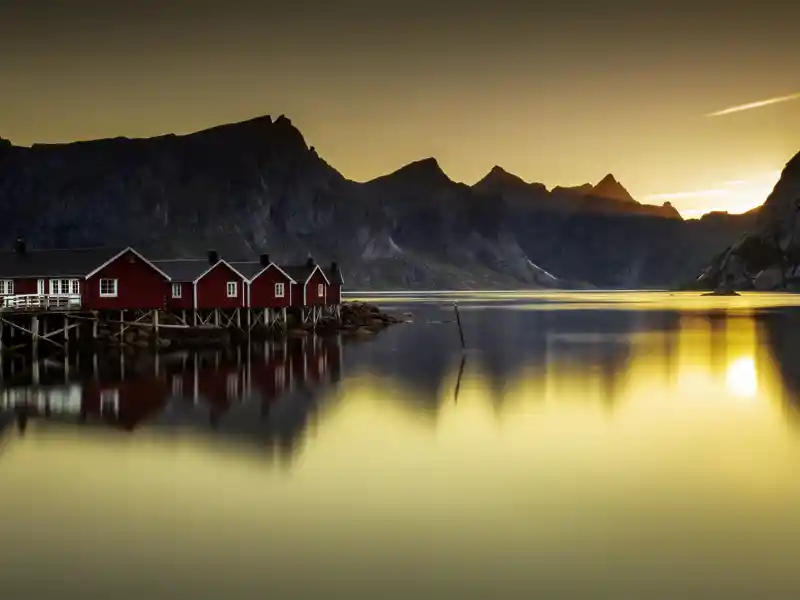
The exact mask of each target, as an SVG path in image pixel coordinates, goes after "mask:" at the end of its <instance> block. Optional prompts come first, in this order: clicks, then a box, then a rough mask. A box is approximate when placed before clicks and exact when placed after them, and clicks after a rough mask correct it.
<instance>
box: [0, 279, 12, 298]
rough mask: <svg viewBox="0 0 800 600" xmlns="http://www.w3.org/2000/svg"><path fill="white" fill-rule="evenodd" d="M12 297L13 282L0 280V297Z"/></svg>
mask: <svg viewBox="0 0 800 600" xmlns="http://www.w3.org/2000/svg"><path fill="white" fill-rule="evenodd" d="M13 295H14V280H13V279H0V296H13Z"/></svg>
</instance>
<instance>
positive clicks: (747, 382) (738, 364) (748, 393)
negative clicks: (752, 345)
mask: <svg viewBox="0 0 800 600" xmlns="http://www.w3.org/2000/svg"><path fill="white" fill-rule="evenodd" d="M725 384H726V386H727V388H728V390H729V391H730V393H731V394H733V395H734V396H737V397H739V398H754V397H755V395H756V393H757V392H758V374H757V372H756V364H755V361H754V360H753V357H751V356H742V357H740V358H737V359H735V360H733V361H732V362H731V363H730V364H729V365H728V370H727V372H726V374H725Z"/></svg>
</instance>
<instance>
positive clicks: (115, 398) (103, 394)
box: [100, 388, 119, 415]
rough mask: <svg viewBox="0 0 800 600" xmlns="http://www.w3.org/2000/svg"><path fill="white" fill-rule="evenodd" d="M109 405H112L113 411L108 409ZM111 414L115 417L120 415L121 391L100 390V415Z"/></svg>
mask: <svg viewBox="0 0 800 600" xmlns="http://www.w3.org/2000/svg"><path fill="white" fill-rule="evenodd" d="M107 404H111V410H108V409H107V408H106V405H107ZM109 412H111V413H112V414H114V415H117V414H118V413H119V390H118V389H116V388H115V389H110V390H100V414H101V415H103V414H106V413H109Z"/></svg>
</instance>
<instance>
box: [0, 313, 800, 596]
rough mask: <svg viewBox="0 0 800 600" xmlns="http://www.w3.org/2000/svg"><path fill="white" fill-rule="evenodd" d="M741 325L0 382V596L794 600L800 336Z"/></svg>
mask: <svg viewBox="0 0 800 600" xmlns="http://www.w3.org/2000/svg"><path fill="white" fill-rule="evenodd" d="M643 302H644V301H643ZM750 302H751V303H750V304H749V305H741V306H738V307H737V308H736V310H727V309H721V308H720V307H719V306H706V307H705V308H704V309H702V310H701V309H700V308H699V307H697V306H694V307H693V308H692V309H691V310H683V309H670V310H665V309H663V308H662V309H658V310H655V309H647V310H638V309H630V310H621V309H620V308H619V307H615V308H614V309H613V310H601V309H597V308H595V309H592V310H585V309H581V310H578V309H573V310H565V311H557V310H550V309H547V310H541V311H537V310H532V309H529V308H528V309H522V308H520V307H519V306H517V305H516V304H514V303H513V302H512V303H508V302H504V303H493V304H491V305H488V304H487V307H486V308H483V309H480V310H477V309H476V310H464V311H463V312H462V319H463V323H464V330H465V336H466V339H467V346H468V349H467V352H466V354H462V353H461V349H460V343H459V339H458V332H457V330H456V329H455V326H454V324H452V323H441V322H442V321H447V320H448V316H449V315H451V313H452V306H447V305H444V304H441V303H440V304H439V305H436V304H426V305H424V306H420V305H416V304H413V303H404V302H397V303H396V307H397V309H398V310H405V309H408V308H410V310H412V311H413V312H414V313H415V323H414V324H413V325H403V326H397V327H393V328H390V329H388V330H387V331H385V332H383V333H381V334H380V335H378V336H376V337H375V338H374V339H367V340H366V341H362V342H359V343H347V342H346V341H341V340H336V339H334V340H317V339H313V338H309V339H307V340H305V341H304V342H303V341H300V340H291V341H289V342H287V343H286V344H285V345H284V344H271V345H267V346H266V347H263V346H262V347H259V346H250V347H242V348H233V349H231V350H229V351H227V352H225V353H199V354H198V353H188V354H173V355H161V356H158V357H147V356H142V357H137V358H136V359H134V358H133V357H125V359H124V360H122V361H120V360H119V357H111V359H110V360H109V359H107V360H105V361H103V360H100V361H93V360H91V359H89V360H86V359H82V360H81V361H80V363H77V362H74V361H73V362H70V363H69V364H67V365H66V366H64V365H62V366H61V367H58V365H57V361H56V362H51V363H47V364H41V365H39V367H38V369H31V368H29V366H22V365H17V366H16V367H15V371H14V375H13V376H12V375H11V373H10V369H6V370H5V371H4V376H5V377H6V380H5V381H6V385H5V386H4V388H3V396H2V398H3V400H2V402H3V410H2V411H0V423H5V426H6V431H5V439H6V445H5V446H4V448H3V453H2V454H0V487H1V488H2V489H4V490H13V493H12V494H8V495H6V496H5V497H4V516H3V518H2V520H0V529H2V532H3V535H2V536H0V560H2V562H3V565H4V568H5V571H4V572H3V574H2V575H0V582H2V583H3V586H4V587H3V590H4V591H7V592H8V593H9V597H15V598H16V597H20V598H23V597H37V598H40V597H41V598H45V597H48V598H49V597H54V598H56V597H64V596H71V595H76V596H80V595H83V596H86V597H94V596H102V595H103V592H104V591H108V590H112V589H113V590H124V591H120V592H119V594H112V596H113V597H115V598H116V597H120V598H142V597H148V598H156V597H177V596H179V595H184V596H186V597H218V598H222V597H231V598H256V597H263V596H264V595H269V596H270V597H273V596H274V597H279V598H321V597H334V598H338V597H347V598H353V599H356V598H409V597H424V598H428V597H458V598H462V599H467V598H488V597H502V598H514V599H516V598H525V599H528V598H538V597H548V598H550V597H559V598H560V597H577V598H629V597H630V598H648V599H661V598H663V599H665V600H666V599H667V598H669V599H670V600H671V599H672V598H686V599H694V598H726V599H739V598H741V599H745V598H747V599H748V600H749V599H751V598H776V599H778V598H796V597H797V590H798V589H800V573H798V570H797V568H796V564H795V562H796V561H795V560H794V558H793V557H794V547H795V546H796V540H797V538H798V537H800V511H798V509H797V507H798V506H800V483H799V482H798V479H797V477H796V470H797V461H798V456H800V453H798V451H800V435H798V434H799V433H800V431H799V430H798V429H797V427H795V425H796V424H798V423H800V420H798V419H797V415H798V414H800V411H798V408H797V407H798V405H799V404H798V400H797V398H798V393H800V361H798V360H797V356H798V355H799V354H798V350H800V347H799V346H800V342H799V341H798V340H797V337H798V336H797V334H796V332H797V331H800V313H798V311H797V310H796V309H793V308H780V309H777V308H774V307H773V308H766V307H763V306H756V305H754V304H753V302H752V301H750ZM666 304H669V303H668V302H667V303H666ZM649 306H659V303H658V302H656V301H653V302H650V303H649ZM12 379H14V381H13V382H12ZM34 379H36V381H34ZM15 423H17V424H16V425H15ZM265 457H274V458H275V459H277V460H275V461H271V460H265ZM279 466H283V467H288V468H276V467H279ZM31 564H36V565H37V571H36V573H32V571H31V569H30V568H29V566H30V565H31ZM142 573H149V574H151V576H150V577H149V578H144V577H142ZM87 592H88V593H87ZM106 595H108V594H106Z"/></svg>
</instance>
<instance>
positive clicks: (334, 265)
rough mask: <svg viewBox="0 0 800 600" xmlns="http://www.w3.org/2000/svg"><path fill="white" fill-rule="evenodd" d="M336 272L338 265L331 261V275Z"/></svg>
mask: <svg viewBox="0 0 800 600" xmlns="http://www.w3.org/2000/svg"><path fill="white" fill-rule="evenodd" d="M338 272H339V263H338V262H336V261H333V262H332V263H331V273H338Z"/></svg>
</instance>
